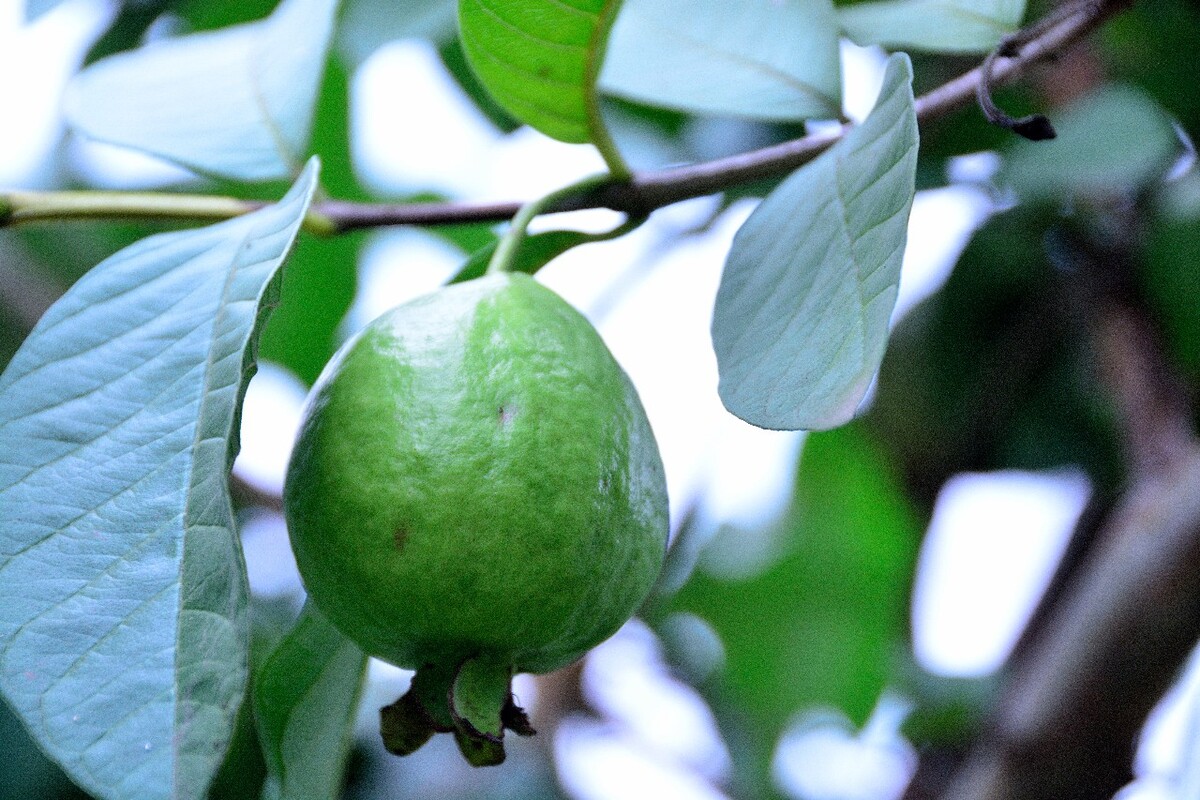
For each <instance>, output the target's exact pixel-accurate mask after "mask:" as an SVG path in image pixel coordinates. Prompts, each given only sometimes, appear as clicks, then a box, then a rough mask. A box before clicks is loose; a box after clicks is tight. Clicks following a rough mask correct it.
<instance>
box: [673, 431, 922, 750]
mask: <svg viewBox="0 0 1200 800" xmlns="http://www.w3.org/2000/svg"><path fill="white" fill-rule="evenodd" d="M920 533H921V531H920V526H919V525H918V523H917V521H916V518H915V515H914V513H913V511H912V509H911V508H910V507H909V505H908V501H907V500H906V498H905V496H904V493H903V491H902V490H901V487H900V485H899V483H898V481H897V478H896V476H895V475H894V474H893V470H892V468H891V465H890V464H889V463H888V462H887V461H886V460H885V459H884V458H883V457H882V455H881V454H880V452H879V451H878V449H877V446H876V445H875V443H874V442H873V441H872V440H871V438H870V436H868V435H867V433H866V431H865V429H864V428H863V427H862V426H861V425H857V424H855V425H849V426H846V427H843V428H841V429H839V430H836V431H831V432H828V433H822V434H813V435H810V436H809V437H808V439H807V440H806V442H805V445H804V449H803V452H802V454H801V457H800V468H799V474H798V476H797V483H796V497H795V502H794V507H793V510H792V512H791V514H790V516H789V519H788V521H787V524H786V526H785V527H784V529H783V531H782V533H781V535H780V539H779V543H778V548H779V550H781V553H780V555H779V556H778V558H777V560H775V561H774V562H773V563H771V564H770V565H769V566H768V567H766V569H765V570H763V571H762V572H761V573H759V574H755V575H752V576H750V577H746V578H743V579H740V580H738V579H728V580H723V579H721V578H718V577H714V576H713V575H712V574H710V573H709V572H706V571H705V565H706V564H707V565H709V569H710V570H711V568H712V567H713V566H717V567H719V566H720V565H719V564H715V565H714V564H713V561H714V559H712V558H711V557H710V555H711V550H710V551H709V552H706V553H702V554H701V568H700V570H698V571H697V573H696V574H695V575H694V576H693V577H692V578H691V580H690V581H688V583H687V584H686V585H685V586H684V587H683V589H682V590H681V591H680V592H679V594H678V595H676V597H675V598H674V600H673V601H672V602H671V604H670V609H671V610H673V611H686V612H691V613H694V614H696V615H697V616H699V617H701V618H702V619H704V620H707V621H708V622H709V623H710V624H711V625H712V626H713V628H714V629H715V630H716V631H717V633H718V634H719V636H720V638H721V640H722V642H723V643H724V646H725V656H726V663H725V667H724V669H723V670H722V671H721V672H719V673H718V677H717V679H716V680H717V684H716V686H715V687H713V688H715V689H717V690H718V691H719V692H721V693H722V696H726V695H727V699H729V700H732V701H733V702H735V703H736V707H737V708H739V709H741V710H743V711H744V713H746V714H748V715H749V720H748V721H747V725H748V726H749V729H750V731H751V732H752V734H753V735H754V736H755V737H756V738H758V739H759V740H760V743H759V744H760V746H759V747H758V748H756V749H758V750H759V751H760V752H764V753H765V754H769V753H770V750H771V748H772V747H773V745H774V743H775V742H776V740H777V739H778V737H779V735H780V734H781V733H782V732H783V730H784V729H785V727H786V726H787V724H788V722H789V721H790V720H791V719H792V718H793V716H794V715H795V714H797V713H798V712H803V711H806V710H810V709H811V708H813V707H816V706H832V707H834V708H838V709H841V710H842V711H845V712H846V713H847V714H849V715H850V717H851V718H852V719H854V720H855V721H856V722H858V723H861V722H863V721H864V720H865V719H866V717H867V715H868V714H869V713H870V711H871V709H872V708H873V707H874V705H875V702H876V700H877V699H878V697H879V694H880V692H881V690H882V689H883V687H884V685H885V684H886V682H887V680H888V677H889V675H890V670H891V662H892V658H893V656H894V655H895V653H896V652H897V651H898V650H899V649H900V647H902V645H903V642H904V639H905V636H906V631H907V627H908V607H907V603H906V598H907V591H908V582H909V580H910V579H911V575H912V571H913V569H914V558H915V554H916V546H917V542H918V541H919V537H920ZM731 544H732V545H733V546H735V547H736V542H733V543H731ZM760 757H761V756H760ZM760 767H761V768H763V769H764V774H765V764H764V765H760Z"/></svg>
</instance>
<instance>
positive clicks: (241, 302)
mask: <svg viewBox="0 0 1200 800" xmlns="http://www.w3.org/2000/svg"><path fill="white" fill-rule="evenodd" d="M316 175H317V168H316V164H315V163H314V164H312V165H311V166H310V167H309V168H308V169H307V170H306V171H305V173H304V174H303V175H302V176H301V179H300V180H299V181H298V182H297V184H296V186H295V187H293V189H292V190H291V191H290V192H289V193H288V195H287V196H286V197H285V198H284V199H283V200H281V201H280V202H279V203H278V204H277V205H273V206H268V207H266V208H263V209H261V210H260V211H256V212H254V213H253V214H249V215H247V216H244V217H240V218H238V219H234V220H230V221H228V222H223V223H221V224H218V225H213V226H211V227H207V228H201V229H197V230H189V231H180V232H175V233H166V234H160V235H157V236H152V237H150V238H148V239H144V240H142V241H141V242H138V243H137V244H134V245H133V246H131V247H128V248H126V249H125V250H122V251H121V252H119V253H117V254H116V255H114V256H113V257H111V258H109V259H108V260H106V261H104V262H103V263H101V264H100V265H99V266H97V267H96V268H95V269H93V270H92V271H91V272H90V273H89V274H88V275H86V276H85V277H84V278H83V279H81V280H80V281H79V282H78V283H76V284H75V286H74V287H73V288H72V289H71V290H70V291H68V292H67V293H66V294H65V295H64V296H63V297H62V298H61V299H60V300H59V301H58V302H57V303H55V305H54V306H53V307H52V308H51V309H50V310H49V311H48V312H47V313H46V314H45V316H44V317H43V318H42V320H41V322H39V323H38V325H37V327H36V328H35V329H34V331H33V333H31V334H30V336H29V338H28V339H27V340H26V341H25V343H24V345H23V346H22V347H21V350H20V351H19V352H18V353H17V355H16V356H15V357H14V358H13V360H12V362H11V363H10V364H9V366H8V369H7V370H6V371H5V372H4V374H3V376H0V689H3V693H4V696H5V697H6V699H7V700H8V701H9V702H10V703H11V704H12V706H13V708H14V709H16V711H17V712H18V714H20V716H21V717H22V719H23V720H24V722H25V724H26V726H27V727H28V728H29V730H30V731H31V733H32V734H33V736H34V738H36V739H37V740H38V742H39V744H40V745H41V746H42V748H43V749H45V751H46V752H47V753H48V754H49V755H50V756H51V757H53V758H54V759H55V760H56V761H57V762H58V763H59V764H61V765H62V766H63V768H64V769H65V770H66V771H67V772H68V774H70V776H71V777H72V779H73V780H75V781H76V782H77V783H78V784H79V785H80V786H83V787H84V788H86V789H87V790H88V791H89V792H91V793H92V794H94V795H96V796H97V797H102V798H121V800H143V799H145V800H150V799H151V798H199V797H203V796H204V791H205V787H206V786H207V785H208V782H209V780H210V778H211V777H212V773H213V771H214V770H215V769H216V768H217V766H218V764H219V762H220V760H221V754H222V752H223V750H224V749H225V747H226V745H227V743H228V740H229V737H230V734H231V729H232V727H233V722H234V716H235V714H236V712H237V708H238V704H239V703H240V702H241V698H242V693H243V690H244V686H245V679H246V669H247V668H246V649H247V647H248V642H247V620H246V616H247V615H246V586H245V584H246V576H245V567H244V566H243V563H242V556H241V551H240V548H239V545H238V540H237V536H236V533H235V528H234V521H233V513H232V510H231V506H230V498H229V490H228V487H227V485H226V480H225V477H226V475H227V473H228V469H229V465H230V463H231V462H232V460H233V457H234V455H235V454H236V452H237V433H238V406H239V402H240V398H241V394H242V391H243V390H244V388H245V385H246V382H247V381H248V380H249V377H250V375H251V374H252V373H253V369H254V367H253V361H252V358H251V355H250V353H251V350H252V344H253V339H254V332H255V329H256V328H257V327H258V325H259V323H260V321H261V316H262V313H263V312H262V310H260V308H261V305H262V302H263V299H264V297H265V298H267V299H270V298H272V297H273V296H274V293H275V292H277V285H276V283H277V282H276V281H275V275H276V272H277V270H278V268H279V266H280V264H281V263H282V262H283V260H284V258H285V257H286V255H287V252H288V250H289V249H290V248H291V245H292V242H293V240H294V238H295V236H296V233H297V231H298V230H299V228H300V224H301V221H302V220H303V218H304V215H305V212H306V210H307V207H308V203H309V201H310V198H311V195H312V191H313V187H314V185H315V183H316Z"/></svg>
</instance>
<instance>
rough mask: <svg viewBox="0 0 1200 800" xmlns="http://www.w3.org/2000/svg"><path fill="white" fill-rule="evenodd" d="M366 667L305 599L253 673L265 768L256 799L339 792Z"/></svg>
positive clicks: (324, 798) (308, 798)
mask: <svg viewBox="0 0 1200 800" xmlns="http://www.w3.org/2000/svg"><path fill="white" fill-rule="evenodd" d="M366 666H367V657H366V655H364V654H363V652H362V650H360V649H359V648H358V646H357V645H356V644H354V642H352V641H350V640H349V639H347V638H346V637H345V636H343V635H342V634H341V632H340V631H338V629H337V628H335V627H333V625H332V624H331V623H330V622H328V621H327V620H326V619H325V617H324V616H322V615H321V613H320V612H319V611H317V609H316V607H314V606H313V605H312V603H308V604H307V605H305V607H304V611H303V612H302V613H301V614H300V619H299V620H297V621H296V625H295V627H293V628H292V631H291V633H289V634H288V635H287V637H285V638H284V640H283V641H282V642H280V643H279V645H278V646H277V647H276V648H275V650H274V652H272V653H271V655H270V656H269V657H268V658H267V660H266V662H265V663H264V664H263V665H262V667H261V668H260V669H259V670H258V671H257V672H256V674H255V682H254V711H255V715H256V717H257V720H258V735H259V739H260V740H261V741H262V747H263V753H264V755H265V756H266V760H267V770H268V775H267V783H266V785H265V786H264V788H263V795H262V796H263V800H274V799H275V798H286V800H334V798H337V797H340V796H341V789H342V783H343V771H344V768H345V763H346V755H347V754H348V753H349V750H350V742H351V739H352V734H353V732H354V718H355V714H356V712H357V711H358V696H359V693H360V691H361V689H362V684H363V674H364V671H365V670H366Z"/></svg>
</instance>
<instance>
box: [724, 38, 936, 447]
mask: <svg viewBox="0 0 1200 800" xmlns="http://www.w3.org/2000/svg"><path fill="white" fill-rule="evenodd" d="M916 167H917V118H916V115H915V113H914V112H913V97H912V66H911V64H910V63H909V60H908V56H906V55H904V54H898V55H894V56H892V58H891V59H890V60H889V62H888V67H887V73H886V74H885V76H884V80H883V89H882V91H881V92H880V96H879V100H878V101H877V103H876V105H875V110H874V111H872V112H871V115H870V116H869V117H868V118H867V120H866V121H865V122H864V123H863V124H862V125H860V126H859V127H857V128H855V129H854V130H852V131H851V132H850V133H849V134H848V135H847V136H846V137H845V138H844V139H842V140H841V141H840V142H838V144H836V145H835V146H834V147H833V148H831V149H830V150H828V151H827V152H825V153H823V154H822V155H821V156H820V157H819V158H818V159H817V160H815V161H813V162H812V163H810V164H808V165H806V166H804V167H802V168H801V169H799V170H798V171H797V172H795V173H794V174H793V175H791V176H790V177H789V178H788V179H787V180H786V181H784V182H783V183H782V184H780V185H779V187H778V188H776V189H775V191H773V192H771V194H770V195H769V196H768V197H767V198H766V199H765V200H764V201H763V202H762V204H760V205H759V207H758V208H757V209H755V211H754V213H753V214H751V215H750V218H749V219H748V220H746V224H745V225H743V226H742V229H741V230H740V231H738V233H737V236H736V237H734V240H733V247H732V249H731V250H730V253H729V260H728V262H727V263H726V264H725V272H724V274H723V275H722V277H721V286H720V289H719V290H718V292H717V302H716V309H715V311H714V313H713V346H714V347H715V349H716V352H717V365H718V367H719V369H720V375H721V382H720V393H721V399H722V400H723V401H724V403H725V407H726V408H728V409H729V410H730V411H731V412H733V413H734V414H736V415H737V416H739V417H741V418H742V419H744V420H746V421H747V422H749V423H751V424H753V425H758V426H760V427H763V428H775V429H787V430H794V429H801V428H806V429H818V428H830V427H833V426H836V425H840V424H841V423H843V422H845V421H846V420H848V419H850V418H851V417H852V416H853V415H854V411H855V409H856V408H857V407H858V404H859V402H860V401H861V400H862V398H863V395H864V394H865V393H866V391H867V387H868V386H869V385H870V382H871V378H872V376H873V375H874V374H875V371H876V370H877V369H878V368H879V362H880V361H881V360H882V358H883V351H884V347H885V345H886V343H887V333H888V320H889V318H890V317H891V313H892V307H893V306H894V305H895V302H896V291H897V286H898V284H899V281H900V261H901V259H902V258H903V255H904V242H905V237H906V234H907V228H908V212H909V209H910V208H911V207H912V199H913V192H914V181H915V176H916Z"/></svg>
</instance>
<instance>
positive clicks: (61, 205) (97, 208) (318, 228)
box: [0, 191, 338, 236]
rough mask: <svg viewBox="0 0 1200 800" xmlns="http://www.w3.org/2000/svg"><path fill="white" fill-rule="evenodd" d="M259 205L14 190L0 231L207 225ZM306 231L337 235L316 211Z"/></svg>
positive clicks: (1, 201) (3, 207)
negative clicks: (54, 225) (46, 225)
mask: <svg viewBox="0 0 1200 800" xmlns="http://www.w3.org/2000/svg"><path fill="white" fill-rule="evenodd" d="M261 207H262V203H258V202H254V201H251V200H239V199H237V198H234V197H213V196H208V195H191V194H167V193H164V192H106V191H54V192H15V191H14V192H3V193H0V227H5V226H7V225H15V224H17V223H21V222H52V221H63V220H78V219H109V220H111V219H136V220H189V221H195V220H199V221H203V222H209V221H214V220H225V219H230V218H231V217H237V216H241V215H242V214H247V213H249V212H251V211H254V210H256V209H258V208H261ZM304 227H305V229H306V230H308V231H310V232H312V233H316V234H320V235H323V236H330V235H333V234H335V233H337V232H338V229H337V226H336V225H335V224H334V223H333V221H332V220H330V219H328V218H327V217H325V216H323V215H321V214H318V213H315V212H309V214H308V216H307V217H306V218H305V220H304Z"/></svg>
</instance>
